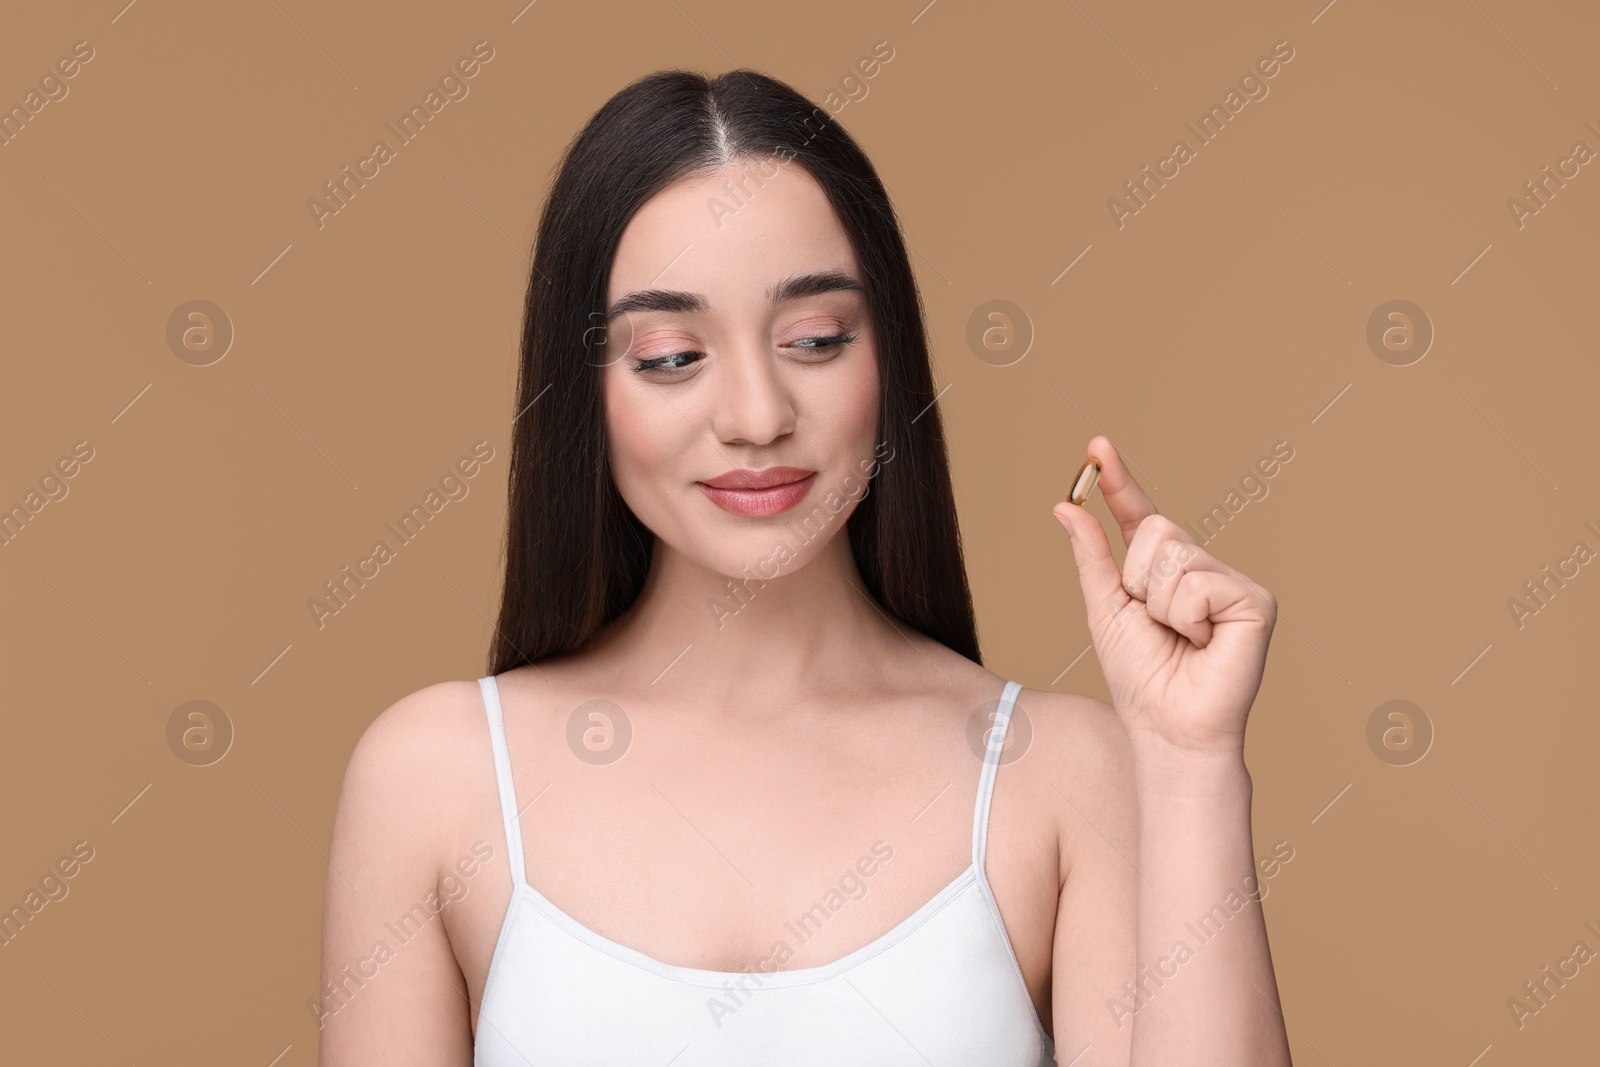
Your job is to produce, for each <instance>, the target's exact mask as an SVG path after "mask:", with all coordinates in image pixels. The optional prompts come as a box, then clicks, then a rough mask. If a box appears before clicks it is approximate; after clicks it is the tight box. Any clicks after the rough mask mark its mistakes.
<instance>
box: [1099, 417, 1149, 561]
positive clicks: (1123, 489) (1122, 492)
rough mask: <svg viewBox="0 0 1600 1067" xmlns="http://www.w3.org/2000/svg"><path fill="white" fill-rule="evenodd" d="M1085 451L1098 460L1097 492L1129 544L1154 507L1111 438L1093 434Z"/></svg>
mask: <svg viewBox="0 0 1600 1067" xmlns="http://www.w3.org/2000/svg"><path fill="white" fill-rule="evenodd" d="M1088 451H1089V455H1091V456H1093V457H1094V458H1095V459H1097V460H1099V461H1100V482H1099V485H1100V492H1101V493H1102V494H1103V495H1104V496H1105V498H1106V507H1108V508H1110V509H1111V517H1112V518H1113V519H1115V520H1116V522H1117V526H1118V527H1119V528H1120V529H1121V530H1122V543H1123V544H1125V545H1127V544H1132V543H1133V537H1134V534H1136V533H1137V532H1138V530H1139V524H1140V523H1141V522H1143V521H1144V520H1145V517H1146V516H1149V515H1154V514H1156V506H1155V504H1153V503H1152V502H1151V500H1150V498H1149V497H1148V496H1146V495H1145V491H1144V490H1143V489H1141V488H1140V487H1139V483H1138V482H1136V481H1134V479H1133V475H1132V474H1131V473H1129V471H1128V465H1127V464H1126V463H1124V462H1123V461H1122V454H1121V453H1120V452H1118V451H1117V449H1116V446H1115V445H1113V444H1112V443H1111V438H1109V437H1107V436H1106V435H1105V434H1096V435H1095V436H1094V437H1091V438H1090V439H1089V448H1088Z"/></svg>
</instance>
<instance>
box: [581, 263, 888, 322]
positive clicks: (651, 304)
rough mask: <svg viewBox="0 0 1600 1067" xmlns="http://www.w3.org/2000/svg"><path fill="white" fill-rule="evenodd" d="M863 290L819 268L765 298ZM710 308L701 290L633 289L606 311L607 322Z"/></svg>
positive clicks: (843, 276)
mask: <svg viewBox="0 0 1600 1067" xmlns="http://www.w3.org/2000/svg"><path fill="white" fill-rule="evenodd" d="M834 292H856V293H864V292H866V287H865V286H863V285H862V284H861V282H860V281H858V280H856V279H855V278H853V277H851V276H850V275H848V274H846V273H845V272H844V271H841V270H823V271H816V272H814V273H811V274H797V275H794V276H792V277H789V278H785V279H784V280H783V281H781V282H778V283H776V284H775V285H773V286H771V287H770V288H768V290H767V301H768V302H769V303H773V304H781V303H783V302H784V301H786V300H797V299H799V298H800V297H803V296H817V295H819V294H821V293H834ZM709 310H711V302H710V301H709V300H707V299H706V298H705V296H704V295H703V294H701V293H690V292H686V291H684V290H682V289H636V290H634V291H633V292H631V293H628V294H626V295H624V296H621V297H618V298H617V302H616V303H614V304H612V305H611V307H610V309H609V310H608V311H607V312H606V322H607V323H610V322H611V320H612V319H614V318H616V317H617V316H618V315H624V314H627V313H629V312H633V311H670V312H677V313H678V314H697V313H703V312H706V311H709Z"/></svg>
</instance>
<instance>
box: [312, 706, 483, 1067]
mask: <svg viewBox="0 0 1600 1067" xmlns="http://www.w3.org/2000/svg"><path fill="white" fill-rule="evenodd" d="M470 685H471V683H469V682H445V683H441V684H439V685H434V686H429V687H428V688H426V689H422V690H418V691H417V692H415V693H412V694H410V695H409V696H406V697H404V698H402V699H401V700H399V701H397V702H396V703H395V704H393V705H392V706H390V707H389V708H388V709H387V710H385V711H384V712H383V713H382V714H381V715H379V716H378V718H377V719H375V720H374V721H373V722H372V724H371V725H370V726H369V727H367V730H366V732H365V733H363V734H362V736H361V739H360V741H359V742H358V743H357V744H356V747H355V751H354V752H353V753H352V754H351V757H350V763H349V766H348V767H347V768H346V770H345V777H344V786H343V788H342V789H341V791H340V794H339V808H338V814H337V816H336V817H335V820H334V828H333V843H332V846H331V848H330V850H329V867H328V880H327V888H326V894H325V897H324V904H323V922H322V968H321V985H320V987H319V992H320V994H321V997H320V1004H321V1013H320V1017H321V1022H320V1024H319V1029H320V1030H321V1041H320V1053H319V1056H318V1061H317V1062H318V1063H319V1064H321V1065H322V1067H333V1065H338V1067H347V1065H356V1064H384V1065H402V1067H403V1065H406V1064H428V1065H430V1067H433V1065H456V1064H459V1065H467V1064H470V1063H471V1062H472V1040H471V1027H470V1016H469V1011H468V1001H467V999H466V984H465V982H464V980H463V978H462V975H461V971H460V968H459V967H458V966H457V964H456V960H455V956H454V954H453V952H452V951H451V948H450V944H449V941H448V939H447V938H446V936H445V931H444V924H443V923H442V922H440V921H437V919H438V911H439V904H440V899H441V898H440V896H439V893H438V886H439V876H440V873H441V872H440V857H441V856H443V855H444V854H445V851H446V848H447V846H446V844H445V842H446V841H447V837H448V833H449V828H450V824H451V823H452V821H453V820H455V819H456V817H457V813H456V812H454V810H453V809H452V807H451V795H452V792H453V791H452V790H451V789H450V788H449V786H448V783H449V782H450V781H451V780H452V777H451V773H450V764H451V759H452V752H453V751H454V750H455V749H456V748H458V747H459V738H458V737H453V736H452V735H453V734H454V735H459V734H460V730H459V728H457V729H455V730H452V729H451V724H452V723H459V722H460V719H459V715H460V713H461V710H462V708H463V702H464V701H466V700H467V699H469V695H468V694H467V693H466V692H465V691H464V689H463V688H462V687H464V686H470ZM407 916H411V917H412V919H411V921H410V922H407V921H406V917H407ZM397 931H398V932H397ZM402 935H403V936H404V938H405V939H404V940H402Z"/></svg>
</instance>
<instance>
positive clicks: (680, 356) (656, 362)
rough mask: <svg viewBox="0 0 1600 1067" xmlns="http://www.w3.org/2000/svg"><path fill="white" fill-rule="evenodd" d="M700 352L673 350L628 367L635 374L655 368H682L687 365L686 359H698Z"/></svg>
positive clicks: (669, 369)
mask: <svg viewBox="0 0 1600 1067" xmlns="http://www.w3.org/2000/svg"><path fill="white" fill-rule="evenodd" d="M702 354H703V353H700V352H674V353H673V354H672V355H670V356H657V357H656V358H654V359H641V360H638V361H637V362H635V363H634V364H633V365H632V367H631V368H630V369H631V370H632V371H633V372H634V373H635V374H648V373H650V372H651V371H656V370H667V371H678V370H683V369H684V368H685V367H687V366H689V363H688V362H687V361H688V360H690V359H691V358H692V359H694V360H696V361H698V360H699V358H700V357H701V355H702ZM677 360H684V361H685V362H682V363H679V362H676V361H677ZM667 377H674V375H670V374H669V375H667Z"/></svg>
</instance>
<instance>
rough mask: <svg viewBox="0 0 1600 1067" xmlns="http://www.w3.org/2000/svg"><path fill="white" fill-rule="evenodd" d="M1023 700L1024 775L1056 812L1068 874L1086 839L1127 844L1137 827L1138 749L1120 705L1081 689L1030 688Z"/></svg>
mask: <svg viewBox="0 0 1600 1067" xmlns="http://www.w3.org/2000/svg"><path fill="white" fill-rule="evenodd" d="M1017 706H1018V708H1019V709H1021V713H1022V715H1023V716H1025V719H1024V718H1018V719H1016V720H1015V721H1017V722H1018V723H1020V722H1022V721H1025V722H1026V723H1027V728H1028V729H1029V730H1030V731H1031V736H1030V737H1029V739H1028V742H1029V749H1028V752H1027V753H1026V757H1025V758H1023V759H1020V760H1018V761H1017V767H1016V770H1018V771H1020V772H1021V773H1020V774H1019V775H1018V776H1019V778H1022V779H1025V780H1026V781H1027V783H1028V786H1027V787H1028V791H1029V792H1030V794H1032V796H1033V797H1034V798H1035V799H1036V802H1037V803H1038V804H1039V805H1041V807H1048V809H1049V810H1052V811H1054V812H1056V816H1057V825H1058V827H1059V837H1058V840H1059V841H1060V844H1061V860H1062V876H1063V878H1065V876H1066V873H1067V871H1068V870H1069V869H1070V868H1071V866H1072V862H1073V858H1074V857H1075V856H1076V855H1078V854H1079V852H1080V845H1081V843H1082V842H1084V841H1085V840H1091V842H1092V844H1093V847H1099V841H1100V840H1111V841H1113V842H1118V843H1119V846H1118V847H1121V844H1120V843H1123V842H1127V841H1130V840H1131V835H1132V834H1133V833H1134V831H1135V830H1136V828H1137V818H1138V809H1137V797H1136V793H1135V790H1134V766H1133V751H1132V747H1131V744H1130V741H1129V738H1128V730H1127V727H1126V726H1125V725H1124V724H1123V721H1122V718H1121V716H1119V715H1118V714H1117V711H1116V709H1115V708H1113V707H1112V706H1111V705H1109V704H1107V703H1105V702H1104V701H1102V700H1097V699H1095V698H1094V697H1090V696H1085V695H1083V694H1081V693H1058V692H1054V691H1051V690H1047V689H1027V688H1024V689H1023V690H1022V692H1021V693H1019V694H1018V696H1017Z"/></svg>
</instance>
